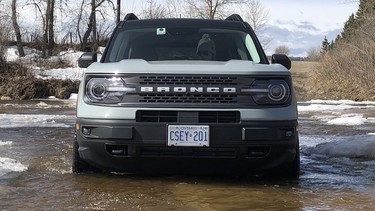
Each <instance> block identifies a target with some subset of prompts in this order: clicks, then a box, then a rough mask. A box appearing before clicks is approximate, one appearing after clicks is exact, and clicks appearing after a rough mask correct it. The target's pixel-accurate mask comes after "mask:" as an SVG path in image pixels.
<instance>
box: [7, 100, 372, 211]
mask: <svg viewBox="0 0 375 211" xmlns="http://www.w3.org/2000/svg"><path fill="white" fill-rule="evenodd" d="M299 111H300V120H299V123H300V128H299V131H300V142H301V168H302V169H301V170H302V175H301V178H300V179H299V180H282V179H265V178H262V177H248V178H239V177H222V176H218V177H216V176H205V177H202V176H184V175H168V176H165V175H154V176H136V175H124V174H122V175H119V174H104V173H103V174H83V175H75V174H72V172H71V161H72V158H71V156H72V153H71V152H72V140H73V125H74V115H75V109H74V101H69V100H68V101H59V100H43V101H40V100H39V101H22V102H15V101H8V102H0V210H66V209H70V210H374V209H375V103H371V102H367V103H366V102H364V103H354V102H340V101H332V102H330V101H315V102H314V101H312V102H302V103H299Z"/></svg>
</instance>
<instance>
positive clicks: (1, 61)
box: [0, 5, 12, 71]
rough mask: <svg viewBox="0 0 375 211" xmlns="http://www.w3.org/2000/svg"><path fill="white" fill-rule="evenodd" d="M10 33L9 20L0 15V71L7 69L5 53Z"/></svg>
mask: <svg viewBox="0 0 375 211" xmlns="http://www.w3.org/2000/svg"><path fill="white" fill-rule="evenodd" d="M0 8H1V5H0ZM11 31H12V29H11V27H10V22H9V19H8V18H6V17H3V16H2V14H0V71H1V70H3V69H4V68H6V67H7V63H6V54H5V51H6V46H7V45H8V42H9V40H10V38H11Z"/></svg>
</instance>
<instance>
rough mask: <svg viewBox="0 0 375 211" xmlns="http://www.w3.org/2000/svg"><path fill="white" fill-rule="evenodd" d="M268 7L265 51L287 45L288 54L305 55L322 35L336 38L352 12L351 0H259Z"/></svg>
mask: <svg viewBox="0 0 375 211" xmlns="http://www.w3.org/2000/svg"><path fill="white" fill-rule="evenodd" d="M261 3H262V4H263V5H264V7H265V8H266V9H268V10H269V21H268V27H267V30H266V31H265V33H266V36H267V37H268V38H270V39H271V43H270V44H269V46H267V49H266V51H267V53H268V54H271V53H272V52H273V50H274V49H275V48H276V47H277V46H279V45H286V46H288V47H290V49H291V55H292V56H306V51H307V50H308V49H310V48H313V47H319V46H320V45H321V43H322V41H323V39H324V37H325V36H327V38H328V39H329V40H333V39H335V38H336V36H337V35H338V34H340V32H341V31H342V28H343V26H344V23H345V21H346V20H347V19H348V17H349V15H351V14H352V13H356V11H357V9H358V2H357V1H353V0H282V1H281V0H263V1H261Z"/></svg>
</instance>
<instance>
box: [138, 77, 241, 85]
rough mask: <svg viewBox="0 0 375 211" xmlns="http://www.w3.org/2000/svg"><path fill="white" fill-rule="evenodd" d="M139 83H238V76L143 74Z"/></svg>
mask: <svg viewBox="0 0 375 211" xmlns="http://www.w3.org/2000/svg"><path fill="white" fill-rule="evenodd" d="M139 79H140V81H139V83H140V84H142V85H147V84H149V85H153V84H155V83H157V84H158V85H162V84H168V85H181V84H194V85H232V86H234V85H237V80H238V79H237V77H228V76H167V77H166V76H142V77H139Z"/></svg>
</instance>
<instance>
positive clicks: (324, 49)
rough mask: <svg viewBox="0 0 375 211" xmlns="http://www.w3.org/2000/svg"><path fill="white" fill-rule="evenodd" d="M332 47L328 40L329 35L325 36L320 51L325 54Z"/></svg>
mask: <svg viewBox="0 0 375 211" xmlns="http://www.w3.org/2000/svg"><path fill="white" fill-rule="evenodd" d="M330 48H331V43H330V42H329V41H328V39H327V36H325V37H324V40H323V42H322V48H321V51H320V53H321V54H324V53H326V52H327V51H328V50H329V49H330Z"/></svg>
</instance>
